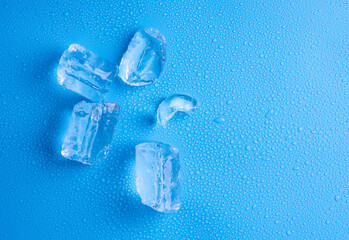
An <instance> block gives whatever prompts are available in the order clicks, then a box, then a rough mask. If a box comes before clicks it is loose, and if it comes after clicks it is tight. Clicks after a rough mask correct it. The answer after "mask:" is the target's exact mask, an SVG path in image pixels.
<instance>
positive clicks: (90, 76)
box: [57, 44, 116, 102]
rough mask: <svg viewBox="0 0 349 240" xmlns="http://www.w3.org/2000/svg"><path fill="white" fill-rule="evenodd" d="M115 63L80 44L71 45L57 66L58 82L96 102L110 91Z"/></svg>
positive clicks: (101, 99)
mask: <svg viewBox="0 0 349 240" xmlns="http://www.w3.org/2000/svg"><path fill="white" fill-rule="evenodd" d="M115 70H116V68H115V65H114V64H112V63H110V62H108V61H106V60H104V59H103V58H101V57H99V56H98V55H97V54H95V53H93V52H91V51H89V50H87V49H85V48H84V47H82V46H80V45H78V44H72V45H70V47H69V49H68V50H66V51H65V52H64V53H63V55H62V57H61V59H60V61H59V65H58V68H57V78H58V83H59V84H61V85H62V86H64V87H66V88H68V89H70V90H72V91H74V92H76V93H78V94H80V95H82V96H84V97H86V98H88V99H90V100H92V101H96V102H101V101H103V99H104V96H105V94H106V93H107V92H108V89H109V85H110V83H111V82H112V79H113V77H114V74H112V72H113V71H115Z"/></svg>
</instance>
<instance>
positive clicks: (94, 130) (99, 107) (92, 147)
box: [61, 101, 119, 164]
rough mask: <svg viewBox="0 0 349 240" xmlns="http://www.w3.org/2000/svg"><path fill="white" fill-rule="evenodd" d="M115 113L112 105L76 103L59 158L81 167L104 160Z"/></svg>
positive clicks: (116, 113)
mask: <svg viewBox="0 0 349 240" xmlns="http://www.w3.org/2000/svg"><path fill="white" fill-rule="evenodd" d="M118 114H119V106H118V105H117V104H116V103H87V102H85V101H82V102H79V103H77V104H76V105H75V106H74V110H73V114H72V116H71V118H70V123H69V128H68V131H67V133H66V136H65V140H64V143H63V147H62V152H61V153H62V155H63V156H64V157H66V158H68V159H71V160H76V161H79V162H82V163H85V164H93V163H95V162H98V161H100V160H101V159H104V158H106V157H107V154H108V151H109V146H110V143H111V141H112V138H113V134H114V132H115V127H116V123H117V120H118Z"/></svg>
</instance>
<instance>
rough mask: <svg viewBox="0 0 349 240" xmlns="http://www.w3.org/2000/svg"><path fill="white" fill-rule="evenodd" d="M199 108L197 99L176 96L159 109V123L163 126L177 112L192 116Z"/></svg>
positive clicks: (162, 104)
mask: <svg viewBox="0 0 349 240" xmlns="http://www.w3.org/2000/svg"><path fill="white" fill-rule="evenodd" d="M196 108H198V102H197V101H196V99H195V98H192V97H190V96H187V95H182V94H176V95H173V96H171V97H168V98H166V99H165V100H164V101H162V102H161V104H160V105H159V107H158V111H157V122H158V124H160V125H162V126H166V123H167V122H168V121H169V120H170V119H171V118H173V116H174V115H175V114H176V113H177V112H185V113H187V114H192V113H193V112H194V110H195V109H196Z"/></svg>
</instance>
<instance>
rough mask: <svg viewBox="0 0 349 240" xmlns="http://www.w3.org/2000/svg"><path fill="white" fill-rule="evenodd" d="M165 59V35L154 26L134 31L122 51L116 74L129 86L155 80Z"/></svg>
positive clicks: (141, 84) (145, 83)
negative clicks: (125, 49)
mask: <svg viewBox="0 0 349 240" xmlns="http://www.w3.org/2000/svg"><path fill="white" fill-rule="evenodd" d="M165 61H166V40H165V37H164V36H163V35H162V34H161V33H160V32H159V31H158V30H156V29H154V28H145V29H143V30H140V31H138V32H136V34H135V35H134V36H133V38H132V40H131V42H130V44H129V45H128V49H127V51H126V52H125V53H124V55H123V57H122V59H121V62H120V66H119V72H118V76H119V77H120V78H121V79H122V80H123V81H124V82H125V83H127V84H129V85H131V86H143V85H147V84H150V83H153V82H155V81H156V80H157V79H158V78H159V77H160V74H161V72H162V70H163V68H164V65H165Z"/></svg>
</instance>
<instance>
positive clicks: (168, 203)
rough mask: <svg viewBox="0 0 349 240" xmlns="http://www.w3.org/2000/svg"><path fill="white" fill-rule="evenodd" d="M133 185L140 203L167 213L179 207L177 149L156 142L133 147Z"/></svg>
mask: <svg viewBox="0 0 349 240" xmlns="http://www.w3.org/2000/svg"><path fill="white" fill-rule="evenodd" d="M136 184H137V191H138V193H139V195H140V196H141V198H142V203H143V204H145V205H147V206H149V207H152V208H153V209H155V210H156V211H159V212H164V213H170V212H176V211H178V209H179V208H180V204H181V203H180V192H181V191H180V190H181V189H180V164H179V154H178V150H177V149H176V148H174V147H172V146H170V145H167V144H164V143H160V142H146V143H141V144H138V145H137V146H136Z"/></svg>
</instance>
